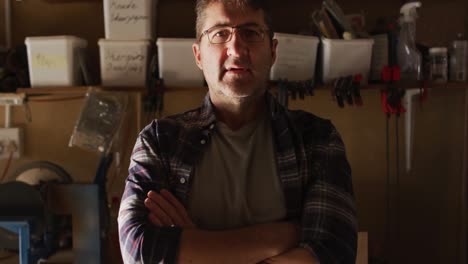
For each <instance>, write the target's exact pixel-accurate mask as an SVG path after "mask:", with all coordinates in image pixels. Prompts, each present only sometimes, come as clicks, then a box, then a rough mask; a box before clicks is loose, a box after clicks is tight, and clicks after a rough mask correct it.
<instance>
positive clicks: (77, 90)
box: [16, 82, 468, 96]
mask: <svg viewBox="0 0 468 264" xmlns="http://www.w3.org/2000/svg"><path fill="white" fill-rule="evenodd" d="M422 86H423V84H422V83H396V87H399V88H403V89H414V88H418V87H422ZM273 87H274V86H273ZM385 87H386V85H385V84H369V85H365V86H362V87H361V89H363V90H381V89H383V88H385ZM427 87H428V88H431V89H463V88H468V83H455V82H449V83H430V82H429V83H428V84H427ZM90 88H94V89H96V90H99V91H113V92H131V93H133V92H135V93H143V94H144V93H146V92H147V89H146V88H145V87H104V86H76V87H41V88H19V89H18V90H17V92H16V93H17V94H25V95H26V96H37V95H82V94H85V93H86V92H87V91H88V90H89V89H90ZM203 89H204V90H208V88H207V87H167V88H165V89H164V92H168V93H170V92H182V91H199V90H203ZM273 89H274V88H273ZM315 89H316V90H330V89H332V85H320V86H317V87H315Z"/></svg>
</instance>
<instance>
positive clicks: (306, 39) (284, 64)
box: [270, 33, 319, 81]
mask: <svg viewBox="0 0 468 264" xmlns="http://www.w3.org/2000/svg"><path fill="white" fill-rule="evenodd" d="M274 38H276V39H277V40H278V47H277V49H276V62H275V63H274V64H273V67H271V72H270V79H272V80H278V79H288V80H289V81H304V80H309V79H314V75H315V62H316V58H317V47H318V44H319V39H318V38H317V37H312V36H302V35H293V34H284V33H275V36H274Z"/></svg>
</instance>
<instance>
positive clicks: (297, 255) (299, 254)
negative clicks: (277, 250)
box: [260, 248, 318, 264]
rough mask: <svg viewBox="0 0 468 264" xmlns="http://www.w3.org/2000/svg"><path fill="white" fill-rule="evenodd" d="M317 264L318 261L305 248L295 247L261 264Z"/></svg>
mask: <svg viewBox="0 0 468 264" xmlns="http://www.w3.org/2000/svg"><path fill="white" fill-rule="evenodd" d="M282 263H284V264H315V263H318V261H317V260H316V259H315V257H314V256H312V254H310V253H309V251H307V250H306V249H304V248H294V249H292V250H290V251H288V252H286V253H284V254H281V255H278V256H275V257H271V258H269V259H266V260H264V261H262V262H260V264H282Z"/></svg>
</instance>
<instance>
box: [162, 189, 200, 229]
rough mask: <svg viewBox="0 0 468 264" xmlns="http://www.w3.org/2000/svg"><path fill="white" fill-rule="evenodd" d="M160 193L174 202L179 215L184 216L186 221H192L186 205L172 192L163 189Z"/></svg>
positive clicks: (173, 204)
mask: <svg viewBox="0 0 468 264" xmlns="http://www.w3.org/2000/svg"><path fill="white" fill-rule="evenodd" d="M160 194H161V195H162V196H163V197H164V198H165V199H166V200H167V201H168V202H169V203H171V204H172V206H174V207H175V208H176V209H177V212H179V215H180V216H181V217H182V218H183V220H184V221H185V222H192V220H191V219H190V217H189V215H188V213H187V210H185V207H184V206H183V205H182V204H181V203H180V202H179V200H177V198H175V197H174V195H172V193H171V192H169V191H167V190H161V192H160Z"/></svg>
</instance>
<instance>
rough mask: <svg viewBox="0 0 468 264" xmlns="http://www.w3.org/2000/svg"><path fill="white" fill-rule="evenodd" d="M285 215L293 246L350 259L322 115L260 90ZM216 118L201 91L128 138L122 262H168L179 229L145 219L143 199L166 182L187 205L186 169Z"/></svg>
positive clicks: (347, 185) (345, 174) (345, 171)
mask: <svg viewBox="0 0 468 264" xmlns="http://www.w3.org/2000/svg"><path fill="white" fill-rule="evenodd" d="M265 98H266V102H267V104H268V106H269V110H270V111H269V112H270V113H271V120H272V121H271V122H272V129H273V140H274V146H275V150H276V161H277V165H278V175H279V178H280V182H281V184H282V189H283V191H284V196H285V202H286V209H287V219H286V220H296V221H299V223H301V236H300V242H299V245H298V246H299V247H303V248H305V249H308V250H310V252H311V253H313V254H314V255H315V256H317V258H318V259H319V261H320V263H324V264H331V263H354V262H355V258H356V247H357V220H356V210H355V203H354V197H353V189H352V181H351V169H350V166H349V164H348V161H347V159H346V154H345V148H344V144H343V142H342V140H341V138H340V135H339V134H338V132H337V131H336V129H335V127H334V126H333V125H332V124H331V122H330V121H328V120H324V119H321V118H318V117H316V116H314V115H312V114H310V113H307V112H304V111H300V110H296V111H291V110H287V109H285V108H284V107H282V106H281V105H280V104H279V103H278V102H277V101H276V99H275V98H274V97H273V96H271V95H270V94H269V93H266V97H265ZM215 127H216V118H215V115H214V111H213V106H212V104H211V100H210V98H209V95H207V96H206V98H205V101H204V104H203V105H202V106H201V107H200V108H197V109H195V110H192V111H188V112H185V113H182V114H178V115H175V116H171V117H167V118H163V119H160V120H154V121H153V122H152V123H151V124H149V125H148V126H147V127H146V128H144V129H143V130H142V131H141V133H140V134H139V136H138V139H137V141H136V144H135V147H134V150H133V153H132V157H131V163H130V168H129V175H128V178H127V180H126V185H125V190H124V193H123V196H122V201H121V206H120V211H119V217H118V223H119V236H120V247H121V251H122V257H123V259H124V262H125V263H174V262H175V260H176V256H177V253H178V244H179V239H180V235H181V231H182V230H181V229H180V228H178V227H158V226H154V225H153V224H151V223H150V222H149V221H148V218H147V216H148V210H147V209H146V208H145V206H144V204H143V201H144V200H145V198H146V194H147V192H148V191H150V190H160V189H163V188H164V189H168V190H170V191H171V192H172V193H173V194H174V195H175V196H176V197H177V198H178V199H179V201H180V202H181V203H182V204H184V205H185V206H186V205H187V202H188V199H190V197H189V195H190V194H189V190H190V188H189V187H190V181H191V177H192V175H193V174H192V171H193V168H194V166H196V164H197V161H198V158H199V157H200V156H201V155H202V153H203V150H204V149H205V147H206V146H208V145H209V143H210V135H211V131H212V130H213V129H215Z"/></svg>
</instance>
